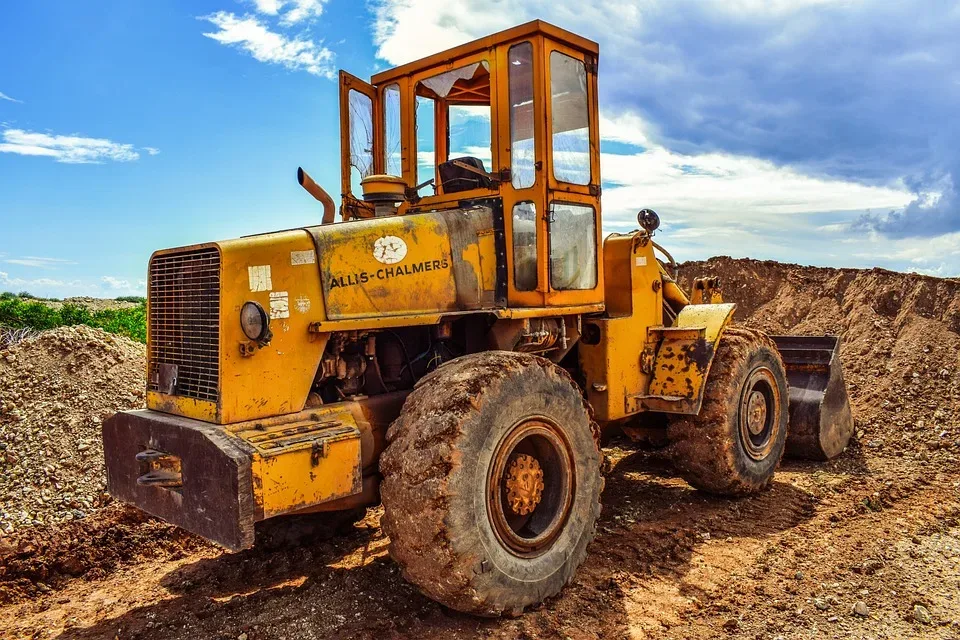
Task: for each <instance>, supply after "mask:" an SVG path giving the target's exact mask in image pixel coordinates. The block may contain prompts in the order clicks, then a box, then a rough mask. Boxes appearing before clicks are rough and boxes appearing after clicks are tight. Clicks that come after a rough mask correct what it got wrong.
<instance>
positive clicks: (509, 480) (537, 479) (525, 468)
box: [505, 453, 543, 516]
mask: <svg viewBox="0 0 960 640" xmlns="http://www.w3.org/2000/svg"><path fill="white" fill-rule="evenodd" d="M505 483H506V487H507V503H508V504H509V506H510V510H511V511H513V512H514V513H516V514H519V515H522V516H525V515H527V514H528V513H533V510H534V509H536V508H537V505H538V504H540V498H541V497H542V496H543V469H542V468H540V463H539V462H537V459H536V458H534V457H533V456H528V455H527V454H525V453H521V454H519V455H515V456H513V459H512V460H511V461H510V465H509V466H508V467H507V477H506V480H505Z"/></svg>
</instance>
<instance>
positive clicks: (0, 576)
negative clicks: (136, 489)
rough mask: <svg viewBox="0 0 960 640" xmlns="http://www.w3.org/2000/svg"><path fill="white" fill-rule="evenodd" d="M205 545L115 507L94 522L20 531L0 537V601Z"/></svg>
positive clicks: (135, 512) (123, 507)
mask: <svg viewBox="0 0 960 640" xmlns="http://www.w3.org/2000/svg"><path fill="white" fill-rule="evenodd" d="M208 546H210V545H209V544H208V543H207V542H205V541H203V540H201V539H200V538H198V537H196V536H194V535H193V534H190V533H188V532H186V531H184V530H183V529H178V528H177V527H174V526H173V525H169V524H166V523H164V522H161V521H159V520H156V519H154V518H151V517H149V516H147V515H146V514H145V513H143V512H142V511H140V510H139V509H135V508H133V507H130V506H127V505H121V504H117V503H114V504H111V505H110V506H108V507H105V508H104V509H102V510H100V511H99V512H98V513H97V517H95V518H84V519H81V520H75V521H72V522H66V523H62V524H56V525H43V526H40V527H32V528H24V529H22V530H20V531H18V532H16V533H14V534H13V535H10V536H6V537H4V538H0V603H3V602H11V601H14V600H18V599H21V598H23V597H32V596H36V595H37V594H38V593H41V594H42V593H49V592H50V590H51V588H55V587H56V586H57V584H58V583H59V582H62V581H64V580H66V579H68V578H69V577H71V576H79V575H84V576H85V577H86V578H87V579H89V580H94V579H96V578H100V577H103V576H104V575H106V574H107V573H108V572H109V571H111V570H112V569H114V568H115V567H116V566H117V565H118V564H120V563H121V562H135V561H137V560H138V559H143V558H150V557H156V556H160V555H162V556H170V555H176V554H179V553H185V552H187V551H194V550H196V549H199V548H203V547H208Z"/></svg>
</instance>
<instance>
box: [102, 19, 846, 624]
mask: <svg viewBox="0 0 960 640" xmlns="http://www.w3.org/2000/svg"><path fill="white" fill-rule="evenodd" d="M597 63H598V47H597V44H596V43H594V42H592V41H590V40H587V39H585V38H582V37H580V36H577V35H575V34H573V33H570V32H568V31H564V30H562V29H559V28H557V27H555V26H552V25H550V24H546V23H544V22H541V21H535V22H530V23H528V24H524V25H521V26H518V27H515V28H512V29H509V30H507V31H503V32H501V33H497V34H495V35H492V36H489V37H486V38H483V39H481V40H477V41H475V42H471V43H468V44H465V45H462V46H459V47H456V48H454V49H450V50H448V51H444V52H442V53H438V54H436V55H433V56H430V57H428V58H425V59H422V60H418V61H415V62H411V63H409V64H405V65H403V66H400V67H397V68H394V69H390V70H387V71H382V72H380V73H378V74H376V75H374V76H373V77H372V78H371V80H370V82H369V83H368V82H364V81H362V80H360V79H358V78H356V77H354V76H351V75H349V74H346V73H343V72H341V74H340V91H341V93H340V106H341V150H342V173H341V176H342V178H341V205H340V216H341V218H342V221H340V222H335V214H336V210H335V204H334V201H333V199H332V198H331V197H330V196H329V195H328V194H327V193H326V192H325V191H324V190H323V189H322V188H321V187H320V186H319V185H317V184H316V183H315V182H314V181H313V180H311V179H310V177H309V176H308V175H307V174H306V173H304V172H303V171H302V170H300V171H299V172H298V180H299V182H300V184H301V185H302V186H303V187H304V188H306V189H307V191H309V192H310V193H311V194H313V195H314V196H315V197H316V198H317V199H318V200H320V201H321V202H322V203H323V208H324V212H323V216H322V221H321V224H318V225H316V226H312V227H307V228H303V229H293V230H287V231H279V232H276V233H266V234H262V235H256V236H251V237H245V238H239V239H235V240H226V241H222V242H210V243H206V244H200V245H194V246H187V247H181V248H177V249H167V250H163V251H158V252H156V253H155V254H154V255H153V256H152V257H151V259H150V265H149V280H148V282H149V285H148V301H149V304H148V382H147V386H148V388H147V407H148V408H147V409H146V410H141V411H126V412H122V413H119V414H117V415H116V416H114V417H112V418H111V419H110V420H108V421H106V422H105V424H104V427H103V437H104V449H105V456H106V462H107V473H108V489H109V491H110V493H111V494H112V495H113V496H115V497H116V498H117V499H119V500H122V501H124V502H128V503H131V504H134V505H136V506H138V507H139V508H141V509H143V510H144V511H147V512H149V513H151V514H153V515H155V516H158V517H160V518H163V519H165V520H167V521H169V522H172V523H175V524H177V525H180V526H182V527H184V528H185V529H189V530H190V531H193V532H195V533H197V534H200V535H202V536H205V537H206V538H209V539H210V540H213V541H216V542H217V543H219V544H221V545H223V546H224V547H227V548H228V549H232V550H238V549H245V548H249V547H251V546H253V545H254V543H255V538H256V536H257V532H258V530H259V529H260V527H261V526H262V523H263V522H264V521H269V522H277V521H282V520H283V519H284V518H287V519H291V520H292V519H294V518H292V516H303V514H317V513H320V514H322V515H320V516H316V517H319V518H321V519H322V518H328V519H329V521H330V522H331V523H336V522H340V521H341V520H342V518H343V517H344V515H345V514H346V515H350V516H352V515H353V514H356V513H357V510H358V509H361V508H362V507H365V506H369V505H375V504H377V503H379V502H381V501H382V504H383V509H384V515H383V519H382V523H383V528H384V531H385V532H386V533H387V534H388V535H389V536H390V553H391V555H392V557H393V558H394V559H395V560H396V561H397V562H398V563H399V564H400V566H401V567H402V570H403V575H404V576H405V577H406V578H407V579H408V580H410V581H411V582H413V583H414V584H416V585H417V587H418V588H419V589H421V590H422V591H423V592H424V593H425V594H427V595H428V596H430V597H432V598H434V599H436V600H437V601H439V602H441V603H443V604H445V605H447V606H450V607H452V608H454V609H458V610H461V611H466V612H470V613H474V614H479V615H500V614H503V613H508V614H512V613H517V612H520V611H522V610H523V608H524V607H526V606H528V605H531V604H534V603H537V602H539V601H541V600H543V599H544V598H546V597H548V596H551V595H553V594H555V593H557V592H558V591H560V589H561V588H563V586H564V585H565V584H567V583H568V582H569V581H570V580H571V579H572V577H573V575H574V573H575V572H576V570H577V567H578V566H579V565H580V564H581V563H582V562H583V560H584V558H585V556H586V553H587V545H588V544H589V542H590V541H591V539H592V538H593V536H594V532H595V528H596V522H597V517H598V515H599V513H600V497H601V493H602V489H603V477H602V475H601V471H600V469H601V453H600V448H599V447H600V443H601V439H602V438H603V437H605V436H606V435H608V434H610V433H612V432H615V431H618V430H621V431H623V432H626V433H627V434H629V435H631V436H632V437H635V438H644V437H655V438H658V439H660V440H666V441H669V443H670V446H671V447H672V451H673V456H674V458H675V460H676V466H677V469H678V470H679V472H680V473H681V474H682V475H683V477H684V478H686V479H687V480H688V481H689V482H690V483H691V484H692V485H693V486H695V487H697V488H699V489H701V490H704V491H708V492H712V493H716V494H721V495H742V494H748V493H752V492H755V491H759V490H761V489H763V488H764V487H766V486H767V485H768V484H769V483H770V482H771V479H772V477H773V475H774V471H775V470H776V468H777V465H778V464H779V462H780V459H781V457H782V455H783V453H784V451H785V449H786V450H787V451H790V452H791V453H793V454H796V455H799V456H805V457H811V458H819V459H826V458H830V457H832V456H835V455H837V454H838V453H840V452H841V451H842V450H843V448H844V446H845V445H846V443H847V440H848V439H849V437H850V433H851V430H852V419H851V415H850V408H849V404H848V401H847V396H846V391H845V387H844V383H843V379H842V374H841V370H840V364H839V360H838V348H837V340H836V338H831V337H815V338H801V337H791V336H779V337H778V336H766V335H764V334H762V333H760V332H758V331H753V330H749V329H745V328H741V327H737V326H731V320H732V317H733V314H734V308H735V305H733V304H727V303H724V302H723V301H722V299H721V292H720V289H719V283H718V282H717V281H716V279H715V278H709V277H707V278H700V279H697V280H696V281H695V282H694V285H693V287H692V290H691V292H690V295H689V296H688V295H687V294H685V293H684V292H683V291H681V289H680V287H679V286H678V284H677V282H676V279H675V278H676V274H675V264H673V260H672V258H670V257H669V254H667V253H666V252H663V251H662V249H660V248H659V247H658V245H657V244H656V243H655V242H654V241H653V235H654V232H655V231H656V229H657V228H658V226H659V217H658V216H657V215H656V214H655V213H654V212H653V211H650V210H647V209H644V210H642V211H641V212H640V214H639V216H638V225H639V227H638V229H637V230H636V231H634V232H632V233H625V234H612V235H609V236H607V237H606V238H604V237H603V236H602V232H601V209H600V191H601V179H600V151H599V149H600V146H599V134H598V107H597Z"/></svg>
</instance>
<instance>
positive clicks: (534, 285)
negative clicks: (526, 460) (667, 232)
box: [340, 20, 603, 307]
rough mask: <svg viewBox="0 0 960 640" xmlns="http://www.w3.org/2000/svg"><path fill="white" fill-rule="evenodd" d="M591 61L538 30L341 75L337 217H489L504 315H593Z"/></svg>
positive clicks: (560, 37)
mask: <svg viewBox="0 0 960 640" xmlns="http://www.w3.org/2000/svg"><path fill="white" fill-rule="evenodd" d="M598 51H599V49H598V46H597V44H596V43H594V42H592V41H590V40H587V39H585V38H582V37H580V36H577V35H575V34H573V33H570V32H568V31H565V30H563V29H560V28H558V27H555V26H553V25H550V24H547V23H545V22H542V21H539V20H537V21H534V22H530V23H527V24H524V25H521V26H518V27H515V28H512V29H509V30H507V31H503V32H500V33H498V34H494V35H492V36H489V37H486V38H483V39H481V40H477V41H474V42H471V43H467V44H465V45H461V46H459V47H456V48H454V49H450V50H448V51H445V52H442V53H439V54H436V55H432V56H430V57H427V58H424V59H422V60H417V61H415V62H411V63H408V64H405V65H402V66H400V67H397V68H394V69H390V70H388V71H383V72H381V73H378V74H376V75H374V76H373V77H372V78H371V82H370V83H367V82H364V81H362V80H360V79H359V78H357V77H355V76H352V75H350V74H348V73H345V72H343V71H341V72H340V109H341V153H342V162H341V167H342V176H341V191H342V194H341V195H342V201H341V208H340V212H341V216H342V217H343V219H344V220H349V219H355V218H368V217H373V216H379V215H406V214H413V213H420V212H425V211H437V210H441V209H453V208H463V207H469V206H475V205H478V204H482V205H484V206H493V208H494V218H495V227H499V228H495V230H494V231H495V233H499V234H500V237H499V238H497V240H498V251H497V254H498V262H503V263H504V266H505V268H504V269H499V268H498V272H501V273H502V274H503V277H504V278H505V279H506V280H507V282H506V287H505V289H506V294H507V295H506V298H507V304H508V306H511V307H513V306H521V307H522V306H529V307H541V306H567V305H589V304H601V303H602V301H603V281H602V280H603V273H602V269H601V267H600V261H599V246H600V238H601V235H600V234H601V225H600V197H599V196H600V157H599V144H598V140H599V135H598V130H597V129H598V126H597V122H598V118H597V92H596V87H597V82H596V80H597V76H596V72H597V54H598ZM365 195H366V197H365Z"/></svg>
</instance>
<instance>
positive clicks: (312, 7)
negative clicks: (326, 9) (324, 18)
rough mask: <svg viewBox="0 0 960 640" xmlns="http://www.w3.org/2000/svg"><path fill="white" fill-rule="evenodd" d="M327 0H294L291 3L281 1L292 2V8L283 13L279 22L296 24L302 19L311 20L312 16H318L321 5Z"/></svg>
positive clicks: (321, 8)
mask: <svg viewBox="0 0 960 640" xmlns="http://www.w3.org/2000/svg"><path fill="white" fill-rule="evenodd" d="M326 1H327V0H294V1H293V2H292V3H287V2H285V3H283V4H284V5H287V4H292V5H293V8H291V9H290V10H289V11H287V12H286V13H284V14H283V16H282V17H281V18H280V22H281V23H283V24H296V23H298V22H300V21H302V20H311V19H313V18H319V17H320V15H321V14H322V13H323V5H324V3H325V2H326Z"/></svg>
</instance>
